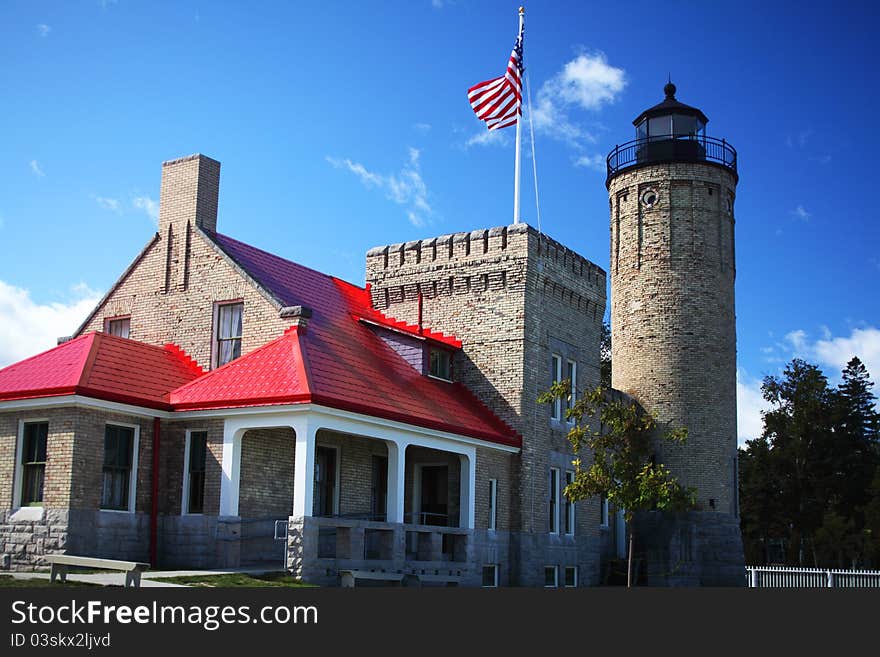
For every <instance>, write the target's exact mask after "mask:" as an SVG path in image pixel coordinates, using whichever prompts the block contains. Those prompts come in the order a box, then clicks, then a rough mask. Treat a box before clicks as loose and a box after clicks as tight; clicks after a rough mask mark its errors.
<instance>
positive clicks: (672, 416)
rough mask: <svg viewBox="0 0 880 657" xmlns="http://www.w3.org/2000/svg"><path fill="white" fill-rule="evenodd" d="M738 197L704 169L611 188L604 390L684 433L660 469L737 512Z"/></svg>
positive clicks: (692, 167)
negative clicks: (608, 364)
mask: <svg viewBox="0 0 880 657" xmlns="http://www.w3.org/2000/svg"><path fill="white" fill-rule="evenodd" d="M648 190H652V191H653V192H654V193H655V195H656V202H655V203H654V204H653V205H648V204H646V203H645V202H643V199H642V197H643V196H644V194H645V192H646V191H648ZM735 193H736V181H735V178H734V175H733V173H732V172H731V171H729V170H728V169H725V168H723V167H719V166H713V165H710V164H701V163H691V164H683V163H674V164H656V165H650V166H643V167H640V168H638V169H635V170H633V171H629V172H625V173H622V174H620V175H618V176H616V177H615V178H613V179H612V180H611V181H610V186H609V198H610V201H611V287H612V304H611V328H612V352H613V353H612V359H613V362H614V368H613V374H612V384H613V386H614V388H616V389H618V390H622V391H624V392H627V393H629V394H631V395H632V396H633V397H634V398H635V399H637V400H638V401H639V402H640V403H641V404H642V406H643V407H644V408H645V409H646V410H648V411H649V412H652V413H654V414H656V415H657V417H658V420H659V421H660V423H671V424H672V425H673V426H683V427H686V428H687V429H688V432H689V434H688V439H687V442H686V443H685V444H684V445H668V444H667V445H663V446H662V447H661V449H660V454H659V457H660V461H661V462H663V463H664V464H665V465H667V466H668V467H669V468H670V469H671V470H672V472H673V474H675V475H677V476H679V477H680V478H681V480H682V481H683V482H684V483H686V484H688V485H690V486H694V487H696V489H697V494H698V500H699V503H700V505H701V508H703V509H704V510H707V511H711V510H714V511H717V512H719V513H736V463H735V459H736V321H735V313H734V278H735V273H736V271H735V263H734V261H735V254H734V214H733V200H734V196H735Z"/></svg>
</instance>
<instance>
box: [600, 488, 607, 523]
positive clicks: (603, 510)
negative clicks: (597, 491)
mask: <svg viewBox="0 0 880 657" xmlns="http://www.w3.org/2000/svg"><path fill="white" fill-rule="evenodd" d="M599 505H600V506H599V525H600V526H602V527H607V526H608V498H607V497H605V496H604V495H603V496H602V498H601V500H600V502H599Z"/></svg>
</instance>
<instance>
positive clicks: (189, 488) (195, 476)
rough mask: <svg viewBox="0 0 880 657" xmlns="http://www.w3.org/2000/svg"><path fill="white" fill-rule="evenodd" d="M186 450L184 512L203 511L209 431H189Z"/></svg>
mask: <svg viewBox="0 0 880 657" xmlns="http://www.w3.org/2000/svg"><path fill="white" fill-rule="evenodd" d="M184 452H185V454H184V458H185V463H186V465H185V467H186V470H185V472H184V484H183V513H203V512H204V509H205V462H206V460H207V454H208V432H207V431H188V432H187V436H186V447H185V449H184Z"/></svg>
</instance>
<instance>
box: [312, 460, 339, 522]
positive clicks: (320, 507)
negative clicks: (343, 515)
mask: <svg viewBox="0 0 880 657" xmlns="http://www.w3.org/2000/svg"><path fill="white" fill-rule="evenodd" d="M336 464H337V450H336V448H335V447H322V446H320V445H319V446H318V447H317V448H315V494H314V503H313V504H314V510H315V511H314V513H315V515H316V516H335V515H336V514H337V513H339V506H338V495H337V488H338V484H339V477H338V474H339V473H338V469H337V467H336Z"/></svg>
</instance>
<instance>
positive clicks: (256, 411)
mask: <svg viewBox="0 0 880 657" xmlns="http://www.w3.org/2000/svg"><path fill="white" fill-rule="evenodd" d="M68 406H80V407H83V408H97V409H101V410H106V411H113V412H115V413H120V414H123V415H134V416H137V417H145V418H150V419H152V418H160V419H163V420H194V419H202V418H205V419H207V418H221V419H231V418H233V417H239V416H243V415H247V416H262V415H279V414H286V413H294V414H301V413H311V412H317V413H322V414H324V415H329V416H332V417H336V418H340V419H344V420H353V421H355V422H358V423H362V424H368V425H371V426H373V427H377V428H380V429H392V430H401V431H406V432H407V433H414V434H417V435H420V436H425V437H429V438H440V439H442V440H451V441H453V442H456V443H461V444H465V445H476V446H478V447H486V448H488V449H495V450H498V451H500V452H509V453H511V454H518V453H519V452H520V448H519V447H513V446H512V445H502V444H500V443H493V442H491V441H489V440H483V439H481V438H471V437H470V436H464V435H461V434H456V433H449V432H447V431H440V430H438V429H428V428H427V427H420V426H418V425H415V424H407V423H405V422H398V421H397V420H386V419H384V418H380V417H375V416H373V415H364V414H361V413H353V412H351V411H343V410H340V409H337V408H333V407H331V406H321V405H319V404H284V405H276V406H247V407H242V408H218V409H209V410H201V411H160V410H157V409H152V408H145V407H142V406H133V405H131V404H122V403H119V402H112V401H105V400H102V399H93V398H91V397H83V396H82V395H59V396H57V397H40V398H37V399H17V400H12V401H0V412H5V411H10V410H19V409H21V410H26V409H33V410H36V409H46V408H63V407H68Z"/></svg>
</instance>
